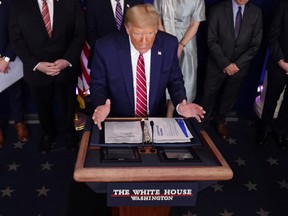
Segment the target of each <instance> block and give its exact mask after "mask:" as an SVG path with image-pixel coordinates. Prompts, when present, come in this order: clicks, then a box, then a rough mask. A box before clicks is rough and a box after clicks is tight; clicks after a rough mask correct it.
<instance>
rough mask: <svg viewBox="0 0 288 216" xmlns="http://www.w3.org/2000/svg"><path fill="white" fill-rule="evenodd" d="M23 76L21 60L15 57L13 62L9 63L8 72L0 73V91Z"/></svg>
mask: <svg viewBox="0 0 288 216" xmlns="http://www.w3.org/2000/svg"><path fill="white" fill-rule="evenodd" d="M22 77H23V64H22V62H21V60H20V59H19V58H18V57H16V59H15V60H14V61H13V62H10V63H9V70H8V73H5V74H4V73H0V92H2V91H4V90H5V89H6V88H8V87H9V86H11V85H12V84H14V83H15V82H16V81H18V80H19V79H21V78H22Z"/></svg>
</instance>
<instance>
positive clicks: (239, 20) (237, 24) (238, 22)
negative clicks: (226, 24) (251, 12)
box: [234, 6, 242, 38]
mask: <svg viewBox="0 0 288 216" xmlns="http://www.w3.org/2000/svg"><path fill="white" fill-rule="evenodd" d="M241 11H242V7H241V6H239V7H238V11H237V14H236V19H235V28H234V33H235V38H237V37H238V35H239V31H240V27H241V23H242V13H241Z"/></svg>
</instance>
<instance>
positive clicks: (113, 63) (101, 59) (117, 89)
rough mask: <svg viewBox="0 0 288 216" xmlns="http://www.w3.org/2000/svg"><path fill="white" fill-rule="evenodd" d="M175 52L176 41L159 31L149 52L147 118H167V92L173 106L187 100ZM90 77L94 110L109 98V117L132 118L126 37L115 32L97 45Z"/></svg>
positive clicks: (130, 81)
mask: <svg viewBox="0 0 288 216" xmlns="http://www.w3.org/2000/svg"><path fill="white" fill-rule="evenodd" d="M177 48H178V41H177V39H176V37H174V36H172V35H169V34H167V33H165V32H161V31H158V33H157V35H156V38H155V41H154V44H153V46H152V48H151V71H150V93H149V116H165V115H166V95H165V89H166V88H168V90H169V93H170V96H171V99H172V101H173V103H174V105H175V106H176V105H177V104H179V103H180V102H182V100H183V99H186V93H185V87H184V81H183V76H182V73H181V69H180V67H179V61H178V57H177ZM90 77H91V80H90V81H91V82H90V90H91V96H92V103H93V105H94V107H97V106H99V105H103V104H104V103H105V101H106V99H107V98H109V99H111V111H110V116H114V117H133V116H135V101H134V90H133V89H134V88H133V75H132V63H131V54H130V43H129V36H128V35H127V34H126V33H120V32H118V33H115V34H112V35H109V36H107V37H104V38H102V39H99V40H97V41H96V43H95V55H94V58H93V63H92V67H91V74H90Z"/></svg>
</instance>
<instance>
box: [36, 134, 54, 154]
mask: <svg viewBox="0 0 288 216" xmlns="http://www.w3.org/2000/svg"><path fill="white" fill-rule="evenodd" d="M52 140H53V139H52V138H51V137H50V136H42V137H41V139H40V143H39V150H40V152H41V153H43V154H47V153H49V152H50V151H51V146H52Z"/></svg>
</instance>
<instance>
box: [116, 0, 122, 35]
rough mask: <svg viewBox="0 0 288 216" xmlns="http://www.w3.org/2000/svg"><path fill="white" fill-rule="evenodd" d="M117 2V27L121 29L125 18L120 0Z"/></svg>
mask: <svg viewBox="0 0 288 216" xmlns="http://www.w3.org/2000/svg"><path fill="white" fill-rule="evenodd" d="M116 2H117V4H116V17H115V20H116V25H117V29H118V30H120V29H121V24H122V19H123V13H122V8H121V4H120V0H116Z"/></svg>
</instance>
